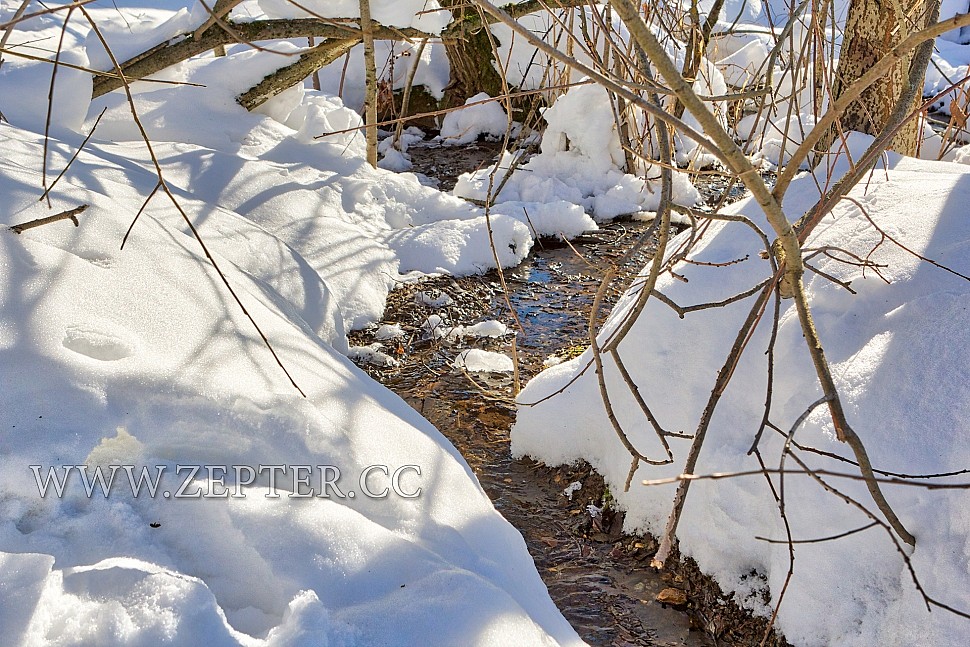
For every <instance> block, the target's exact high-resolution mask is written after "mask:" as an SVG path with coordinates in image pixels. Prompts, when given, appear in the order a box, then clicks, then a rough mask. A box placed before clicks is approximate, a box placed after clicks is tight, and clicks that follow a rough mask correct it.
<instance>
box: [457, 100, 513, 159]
mask: <svg viewBox="0 0 970 647" xmlns="http://www.w3.org/2000/svg"><path fill="white" fill-rule="evenodd" d="M510 126H511V123H510V122H509V116H508V115H507V114H505V111H504V110H502V106H501V105H500V103H499V102H498V101H495V100H491V97H490V96H488V95H487V94H486V93H484V92H479V93H478V94H476V95H475V96H473V97H469V98H468V99H467V100H466V101H465V107H464V108H461V109H460V110H454V111H452V112H449V113H448V114H446V115H445V120H444V122H443V123H442V124H441V139H442V140H443V142H444V143H445V144H448V145H451V146H461V145H463V144H470V143H471V142H473V141H475V140H477V139H478V138H479V137H481V136H482V135H490V136H491V137H496V138H497V137H501V136H503V135H504V134H505V133H506V131H507V130H508V129H509V127H510Z"/></svg>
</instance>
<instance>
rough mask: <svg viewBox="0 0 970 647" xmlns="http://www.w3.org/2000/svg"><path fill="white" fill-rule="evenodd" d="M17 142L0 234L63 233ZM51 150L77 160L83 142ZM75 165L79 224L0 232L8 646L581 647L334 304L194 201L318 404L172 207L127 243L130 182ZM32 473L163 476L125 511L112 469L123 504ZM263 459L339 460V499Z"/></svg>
mask: <svg viewBox="0 0 970 647" xmlns="http://www.w3.org/2000/svg"><path fill="white" fill-rule="evenodd" d="M0 137H2V138H3V144H2V145H3V148H4V151H5V157H4V159H3V160H2V161H0V191H2V193H3V195H4V197H5V200H4V204H3V208H2V211H0V213H2V222H3V223H4V224H5V225H9V224H13V223H20V222H25V221H28V220H31V219H33V218H35V217H39V216H46V215H49V214H50V213H51V211H50V210H48V209H47V208H46V206H45V205H44V204H43V203H41V202H38V201H37V196H38V194H39V189H38V187H39V185H40V181H41V180H40V171H39V164H40V155H39V154H38V153H39V150H40V149H39V143H38V142H36V140H35V138H34V137H33V136H32V135H30V134H28V133H25V132H23V131H19V130H17V129H15V128H13V127H11V126H9V125H6V124H4V125H0ZM109 148H110V147H109ZM111 150H113V151H115V153H120V151H121V150H122V146H121V145H115V146H114V148H111ZM186 150H188V151H195V149H192V148H186ZM52 151H53V154H52V155H51V158H50V159H51V164H52V168H60V167H61V165H62V164H63V163H64V162H65V159H66V156H67V154H69V153H70V152H71V151H72V147H71V146H69V145H67V144H65V143H61V142H57V141H55V142H53V143H52ZM95 165H99V167H98V169H97V173H95V172H94V171H93V170H92V169H93V168H94V166H95ZM72 168H73V169H74V170H72V171H71V172H70V173H69V174H68V175H67V176H65V178H64V179H62V180H61V181H60V182H59V184H58V185H57V187H56V188H55V189H54V191H53V192H52V193H51V202H52V208H53V210H54V211H55V212H56V211H59V210H63V209H67V208H71V207H74V206H77V205H78V204H88V205H90V206H89V207H88V209H87V210H86V211H85V212H84V213H83V214H81V216H80V227H78V228H75V227H74V226H72V224H71V223H70V222H59V223H54V224H51V225H46V226H44V227H40V228H36V229H32V230H29V231H27V232H25V233H23V234H22V235H19V236H18V235H17V234H15V233H14V232H12V231H10V230H8V229H6V227H4V228H3V230H2V231H0V238H2V241H3V243H2V245H0V268H2V272H0V276H2V277H3V279H2V284H0V313H2V317H0V385H2V388H0V448H2V452H3V459H4V460H3V466H2V468H0V581H2V582H3V585H2V586H0V610H2V611H0V623H2V626H3V630H4V640H5V641H6V643H7V644H25V645H27V644H30V645H33V644H58V645H73V644H98V645H149V644H162V643H165V644H200V643H204V644H207V645H246V646H252V645H297V644H334V645H371V644H377V643H381V644H391V645H412V644H431V643H438V642H442V641H443V642H444V643H450V644H480V645H487V644H492V645H501V644H510V643H511V642H515V641H519V640H526V641H527V642H529V643H530V644H550V645H552V644H578V642H579V641H578V639H577V638H576V635H575V633H574V632H573V630H572V629H571V628H570V627H569V626H568V624H567V623H566V622H565V620H564V619H563V618H562V616H561V615H560V614H559V613H558V611H557V610H556V609H555V607H554V606H553V604H552V602H551V601H550V600H549V598H548V595H547V593H546V592H545V588H544V586H543V584H542V582H541V580H540V579H539V577H538V574H537V573H536V572H535V568H534V566H533V565H532V562H531V559H530V558H529V555H528V553H527V552H526V550H525V545H524V543H523V541H522V539H521V537H520V536H519V534H518V533H517V532H516V531H515V530H514V529H513V528H512V527H511V526H509V525H508V524H507V523H506V522H505V521H504V520H503V519H502V518H501V517H500V516H499V515H498V513H497V512H495V510H494V509H493V508H492V506H491V503H490V502H489V500H488V498H487V497H486V496H485V494H484V493H483V492H482V490H481V488H480V487H479V486H478V484H477V481H476V480H475V478H474V476H473V475H472V473H471V471H470V470H469V468H468V467H467V465H466V464H465V463H464V461H463V460H462V459H461V457H460V456H459V454H458V453H457V451H456V450H455V449H454V448H452V447H451V446H450V445H449V444H448V443H447V441H446V440H445V439H444V438H443V437H442V436H441V435H440V434H439V433H438V432H437V431H436V430H435V429H434V428H433V427H431V425H430V424H429V423H427V422H426V421H425V420H423V419H422V418H421V417H420V416H419V415H417V414H416V413H415V412H414V411H413V410H411V409H410V408H409V407H408V406H407V405H406V404H405V403H404V402H402V401H401V400H400V399H398V398H397V397H395V396H393V395H392V394H390V393H389V392H388V391H386V390H385V389H383V388H382V387H380V386H378V385H377V384H376V383H374V382H373V381H371V380H370V379H369V378H367V377H366V376H364V375H363V374H362V373H361V372H360V371H358V370H357V369H356V368H354V367H353V365H352V364H351V363H350V362H349V360H347V359H346V358H344V357H343V356H342V355H341V354H340V353H339V352H337V350H336V349H335V348H334V346H338V347H339V346H340V345H341V344H344V345H345V344H346V341H345V339H344V333H343V329H342V328H339V326H338V322H341V321H342V320H341V318H340V316H339V314H338V312H337V307H336V303H335V300H334V298H333V293H332V291H331V289H330V288H329V286H328V283H327V282H326V281H325V280H323V279H322V278H321V277H320V275H319V274H317V273H316V272H315V271H314V270H313V269H312V267H311V266H310V265H308V264H307V262H306V261H305V260H303V258H302V257H301V256H300V255H299V254H297V253H296V252H294V251H293V249H292V248H291V247H287V246H286V245H285V244H283V243H282V242H281V241H280V240H279V239H278V238H275V237H274V236H273V235H271V234H269V233H268V232H267V231H266V230H264V229H261V228H259V227H257V226H256V225H254V224H253V223H252V222H251V221H250V220H247V219H245V218H242V217H240V216H238V215H236V214H233V213H231V212H229V211H226V210H224V209H220V208H217V207H215V206H211V205H207V204H204V203H199V202H197V201H196V200H194V199H193V198H191V197H190V196H188V195H180V199H181V202H182V206H183V208H184V209H186V211H187V212H189V213H191V214H192V216H193V217H194V218H196V219H197V221H198V222H200V224H201V227H200V229H201V231H202V234H203V236H204V238H205V240H206V241H207V243H208V245H209V247H210V249H211V250H212V254H213V258H214V259H215V261H216V262H217V263H218V264H219V267H220V268H221V270H222V271H223V272H224V274H225V276H226V278H227V279H228V281H229V283H230V284H231V285H232V286H233V289H234V290H235V292H236V294H238V295H239V298H240V299H241V301H242V303H243V304H244V305H245V306H246V309H247V311H248V312H249V313H250V314H251V315H252V317H253V318H254V319H255V320H256V321H257V322H258V323H259V325H260V326H261V328H262V330H263V331H264V332H265V334H266V336H267V337H268V338H269V339H270V340H271V341H272V343H273V347H274V348H275V349H276V351H277V353H278V354H279V356H280V359H281V361H282V362H283V363H284V364H285V366H286V367H287V369H288V370H289V371H290V373H291V375H292V376H293V378H294V379H295V381H296V382H297V383H298V384H299V385H300V387H301V388H302V389H303V390H304V391H305V392H306V394H307V397H306V398H305V399H304V398H303V397H301V396H300V395H299V394H298V393H297V391H296V389H295V388H294V387H293V386H292V385H291V384H290V383H289V380H288V379H287V377H286V376H285V375H284V374H283V372H282V370H281V369H280V367H279V366H277V365H276V364H275V363H274V361H273V359H272V357H271V355H270V354H269V352H268V350H267V349H266V347H265V346H264V344H263V342H262V340H261V339H260V337H259V335H258V333H257V332H256V330H255V329H254V328H253V325H252V323H251V322H250V321H249V320H248V319H247V318H246V317H245V316H244V315H243V313H242V311H241V310H240V308H239V307H238V306H237V305H236V304H235V302H234V301H233V299H232V297H231V296H230V294H229V293H228V292H227V290H226V288H225V286H224V285H223V284H222V282H221V280H220V279H219V277H218V276H217V275H216V274H215V273H214V270H213V267H212V264H211V263H210V262H209V261H208V260H206V258H205V256H204V254H203V252H202V250H201V248H200V246H199V244H198V242H197V241H196V240H194V239H193V237H192V236H190V235H189V234H188V233H187V232H186V231H185V230H184V225H183V224H182V223H181V220H180V217H179V215H178V214H177V213H176V212H175V210H174V209H173V208H171V207H166V206H165V205H164V198H156V200H157V201H158V202H157V203H156V202H153V203H152V204H151V206H150V208H149V209H147V210H146V212H144V213H142V215H141V216H140V218H139V220H138V222H137V223H136V225H135V226H134V228H133V230H132V232H131V235H130V237H129V239H128V242H127V244H126V246H125V248H124V250H123V251H122V250H120V249H119V242H120V241H121V239H122V237H123V236H124V234H125V231H126V230H127V228H128V226H129V224H130V222H131V219H132V218H133V217H134V215H135V213H136V212H137V211H138V208H139V206H140V204H141V202H142V200H143V199H144V194H143V193H142V192H140V191H139V190H138V187H137V186H132V183H130V182H126V181H124V180H125V179H126V178H134V179H135V180H137V179H138V177H139V176H138V174H137V173H136V172H135V171H134V170H132V168H130V167H125V166H123V165H121V164H120V163H116V160H114V159H113V158H112V157H111V156H109V155H107V154H106V155H105V157H101V158H96V157H94V155H93V153H84V154H83V155H82V157H81V158H79V160H78V162H76V163H75V166H74V167H72ZM312 320H316V321H317V323H316V324H315V325H314V324H311V323H310V322H311V321H312ZM323 322H327V323H323ZM331 344H333V345H331ZM31 465H36V466H40V467H39V473H40V476H41V480H42V481H43V480H44V478H43V477H46V476H47V475H48V471H47V470H48V469H49V468H50V467H52V466H64V465H86V466H88V468H89V469H91V470H93V469H94V468H95V467H97V466H101V467H102V469H104V470H106V472H107V470H109V466H110V465H131V466H134V468H133V469H134V474H135V475H136V477H137V476H138V475H140V474H141V471H140V470H141V467H142V466H147V467H148V468H149V470H150V474H155V471H154V470H155V469H156V466H157V467H158V469H161V470H163V478H162V481H161V484H160V485H159V486H158V489H157V491H156V493H155V495H154V496H149V495H148V491H147V488H146V489H145V490H143V491H142V492H141V494H140V495H139V496H133V495H132V494H131V493H130V492H128V491H127V486H125V485H123V484H122V483H121V481H122V479H123V477H124V475H125V472H123V471H121V472H119V474H120V476H119V477H118V479H117V481H116V482H115V484H114V487H113V489H112V490H111V494H110V496H108V497H104V496H102V495H100V494H99V493H98V491H97V490H95V493H94V495H93V496H87V495H86V494H85V491H84V488H83V487H82V486H83V481H82V480H81V477H80V473H78V472H75V473H72V475H71V476H70V477H68V481H67V486H66V488H65V490H64V493H63V496H55V494H54V491H53V489H51V490H49V491H48V492H47V495H46V496H41V494H40V492H39V486H38V483H37V482H36V480H35V475H34V474H33V473H32V471H31V469H29V467H28V466H31ZM260 465H263V466H267V465H279V466H290V467H288V470H292V469H294V468H293V466H296V465H313V466H335V467H336V468H338V469H339V470H340V472H341V474H342V475H343V477H342V478H341V479H340V480H339V481H338V487H339V488H340V490H341V494H342V495H343V496H341V495H340V494H338V493H337V492H335V491H331V492H329V493H330V495H331V496H330V498H294V497H292V496H291V495H292V494H293V493H301V492H303V493H305V492H306V491H307V487H303V486H301V484H300V483H299V482H298V481H297V480H296V477H297V476H299V475H298V474H297V473H296V472H292V471H287V472H284V473H281V474H278V475H277V477H276V482H275V484H274V483H273V482H272V481H270V480H269V478H270V477H269V473H268V472H261V473H259V474H258V478H255V479H254V480H252V481H251V482H247V481H249V480H250V479H248V473H247V472H245V471H242V472H238V473H237V472H234V469H235V467H236V466H248V467H253V468H257V467H258V466H260ZM371 465H380V466H387V467H388V473H390V474H393V473H394V472H395V471H396V470H398V469H400V468H402V467H404V466H408V465H413V466H415V467H414V468H407V469H406V470H405V471H404V472H402V474H403V476H402V477H401V479H400V483H399V485H400V486H401V487H400V494H398V491H395V492H394V493H392V494H390V495H389V496H387V497H386V498H370V497H369V496H363V494H364V493H365V492H374V493H380V491H381V489H382V487H383V486H384V485H386V484H387V483H388V479H387V477H386V474H385V473H384V472H383V471H382V468H378V469H376V470H372V471H371V472H370V475H371V476H370V479H368V480H366V481H365V483H366V486H367V488H368V489H367V490H364V489H363V488H364V485H361V484H360V483H359V482H358V481H359V477H360V476H361V475H364V476H366V475H367V474H368V472H367V471H366V468H367V467H368V466H371ZM177 466H183V467H181V468H179V467H177ZM192 466H195V467H194V468H193V467H192ZM200 466H209V467H208V468H205V467H200ZM57 469H58V470H62V469H63V468H57ZM192 469H197V470H198V471H197V472H195V473H194V474H192V473H190V472H191V470H192ZM223 469H224V470H226V471H228V473H226V471H223ZM187 470H188V471H187ZM208 470H214V471H208ZM317 478H318V479H319V478H322V476H318V477H317ZM180 485H185V486H186V489H185V492H186V493H192V492H197V491H200V489H201V491H203V492H205V493H207V496H204V497H200V498H197V499H191V498H190V499H186V498H182V497H180V496H178V495H177V491H178V490H177V488H178V487H179V486H180ZM51 487H53V486H51ZM274 487H275V492H274ZM309 487H313V488H315V489H316V490H317V491H319V490H320V487H321V481H319V480H317V481H314V480H312V479H311V481H310V484H309ZM417 488H421V493H420V496H418V497H417V498H408V497H410V495H413V494H414V493H415V492H416V491H417ZM225 489H228V491H229V493H230V494H231V496H228V497H227V498H215V497H216V496H217V495H218V494H220V493H221V492H223V491H224V490H225ZM350 490H354V491H356V493H357V495H358V496H357V497H356V498H350V497H351V496H352V495H350V493H349V492H350ZM163 491H164V492H168V493H169V495H170V496H166V495H164V494H163ZM275 495H279V496H278V498H277V497H276V496H275Z"/></svg>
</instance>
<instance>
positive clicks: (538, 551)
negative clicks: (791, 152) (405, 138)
mask: <svg viewBox="0 0 970 647" xmlns="http://www.w3.org/2000/svg"><path fill="white" fill-rule="evenodd" d="M410 152H411V154H412V156H413V158H414V161H415V170H416V171H419V172H422V173H424V174H425V175H428V176H431V177H436V178H437V179H438V180H440V182H441V185H442V187H443V188H445V189H447V188H448V186H449V185H453V183H454V179H455V177H456V176H457V175H458V174H459V173H460V172H463V171H465V170H471V169H474V168H476V167H477V166H479V165H481V164H483V163H487V162H488V161H489V160H491V159H492V158H493V157H494V156H495V155H496V154H497V152H498V146H497V145H495V144H490V143H486V142H480V143H477V144H472V145H471V146H468V147H462V148H460V149H459V148H445V147H434V146H427V147H422V146H421V145H418V146H416V147H412V149H411V151H410ZM648 228H649V223H644V222H637V221H626V222H614V223H611V224H609V225H606V226H604V227H602V228H601V229H599V230H598V231H595V232H589V233H588V234H586V235H584V236H582V237H580V238H578V239H576V240H574V241H572V243H571V244H569V245H567V244H564V243H562V242H559V241H551V240H548V239H543V240H542V241H540V242H539V243H537V244H536V246H535V247H534V248H533V250H532V253H530V255H529V257H528V258H527V259H526V260H525V261H524V262H523V263H522V264H521V265H519V266H518V267H515V268H512V269H507V270H505V272H504V278H505V281H506V285H507V289H508V294H507V296H506V294H504V293H503V290H502V287H501V283H500V279H499V276H498V274H497V273H496V272H494V271H493V272H489V273H487V274H485V275H482V276H471V277H462V278H453V277H437V278H431V279H428V280H425V281H421V282H420V283H416V284H404V285H402V286H401V287H400V288H398V289H396V290H395V291H394V292H392V293H391V295H390V296H389V298H388V304H387V309H386V311H385V315H384V320H383V321H382V323H395V324H399V325H400V326H401V327H402V328H403V330H404V331H405V333H406V336H405V337H404V338H402V339H401V340H398V341H391V342H384V346H385V348H384V352H388V353H389V354H390V355H392V356H394V357H396V358H397V359H398V362H399V364H398V365H396V366H373V365H365V366H363V368H364V369H365V370H367V371H368V373H370V374H371V375H372V376H373V377H374V378H375V379H377V380H378V381H380V382H381V383H382V384H384V385H385V386H387V387H388V388H390V389H391V390H392V391H394V392H395V393H397V394H398V395H400V396H401V397H402V398H403V399H404V400H405V401H407V402H408V403H409V404H410V405H411V406H413V407H414V408H415V409H416V410H418V411H419V412H420V413H421V414H422V415H423V416H424V417H425V418H427V419H428V420H430V421H431V422H432V423H433V424H434V425H435V426H436V427H437V428H438V429H439V430H440V431H441V432H442V433H443V434H444V435H445V436H446V437H447V438H448V439H449V440H450V441H451V442H452V443H453V444H454V445H455V446H456V447H457V448H458V450H459V451H460V452H461V453H462V455H463V456H464V457H465V459H466V460H467V461H468V463H469V465H470V466H471V468H472V469H473V470H474V472H475V474H476V475H477V477H478V479H479V481H480V483H481V485H482V487H483V488H484V490H485V492H486V493H487V494H488V496H489V497H490V498H491V500H492V502H493V503H494V505H495V507H496V508H497V509H498V510H499V512H501V513H502V515H503V516H504V517H505V518H506V519H507V520H508V521H509V522H510V523H511V524H512V525H513V526H515V527H516V528H517V529H518V530H519V531H520V532H521V533H522V536H523V537H524V539H525V542H526V544H527V546H528V549H529V551H530V553H531V555H532V557H533V559H534V560H535V563H536V568H537V569H538V571H539V574H540V575H541V577H542V579H543V580H544V581H545V583H546V586H547V587H548V589H549V593H550V595H551V597H552V599H553V601H554V602H555V603H556V605H557V606H558V607H559V609H560V610H561V611H562V613H563V615H564V616H565V617H566V619H567V620H568V621H569V622H570V623H571V624H572V626H573V627H574V628H575V629H576V631H577V632H578V633H579V635H580V636H581V637H582V638H583V639H584V640H585V641H587V642H588V643H589V644H591V645H609V646H617V647H621V646H622V647H626V646H640V645H655V646H668V645H689V646H706V645H727V644H737V645H743V644H758V642H760V638H761V633H762V632H763V631H764V629H763V624H764V623H763V621H757V620H752V619H751V618H750V617H749V616H748V615H747V614H746V613H744V612H742V611H740V610H738V609H737V607H736V606H735V605H733V604H732V603H731V602H730V601H729V598H728V597H727V596H724V595H723V594H721V593H720V591H719V590H718V589H717V587H716V585H715V584H713V583H712V582H711V581H710V580H709V579H708V578H706V577H705V576H703V575H701V574H700V573H699V572H698V571H697V570H696V567H691V566H690V563H688V564H687V565H686V567H682V568H674V569H672V570H667V571H664V572H659V573H658V572H657V571H656V570H654V569H652V568H651V567H650V559H651V558H652V557H653V555H654V553H655V552H656V549H657V545H656V541H655V540H654V539H653V538H651V537H639V536H629V535H624V534H623V532H622V525H623V524H622V521H623V515H622V512H615V511H614V510H612V509H611V508H610V506H609V493H608V491H607V490H606V488H605V487H604V483H603V479H602V478H601V477H600V476H599V475H598V474H596V473H595V471H593V470H592V469H591V468H590V467H589V466H588V465H586V464H578V465H572V466H563V467H555V468H553V467H548V466H545V465H543V464H541V463H538V462H536V461H534V460H532V459H529V458H520V459H513V458H512V457H511V455H510V449H509V429H510V427H511V425H512V423H513V421H514V419H515V407H514V404H513V399H514V398H513V393H514V385H513V377H512V375H511V374H497V373H475V374H466V373H464V372H463V371H460V370H458V369H455V368H453V366H452V362H453V360H454V357H455V356H456V355H457V354H458V352H460V351H461V350H463V349H465V348H483V349H486V350H494V351H499V352H502V353H505V354H507V355H512V352H513V348H512V345H513V343H514V344H515V347H516V350H517V353H518V357H519V371H520V381H521V384H523V385H524V384H525V382H526V381H527V380H528V379H529V378H531V377H532V376H534V375H535V374H537V373H538V372H539V371H540V370H542V367H543V361H544V360H546V358H548V357H550V356H553V355H555V356H556V357H558V358H560V359H567V358H569V357H572V356H574V355H576V354H578V353H579V352H582V350H583V349H585V347H586V346H587V345H588V340H587V327H588V318H589V313H590V309H591V306H592V301H593V296H594V294H595V292H596V289H597V288H598V286H599V282H600V277H601V276H602V273H603V270H604V269H605V268H606V267H608V266H609V265H611V264H613V263H615V261H617V260H618V259H619V258H620V257H621V256H623V254H624V253H626V251H627V250H629V249H630V248H631V247H633V246H634V244H635V243H636V242H637V241H638V240H639V239H640V238H641V236H642V235H643V234H644V233H645V232H646V231H647V230H648ZM652 249H653V243H652V242H650V243H648V244H646V245H643V246H642V248H641V250H640V251H639V252H638V253H637V254H636V255H635V256H634V258H633V259H632V260H631V261H630V262H628V263H627V264H626V265H624V266H623V267H622V271H621V273H620V275H619V278H618V280H617V281H615V286H616V287H614V288H612V289H611V290H610V291H609V293H608V294H607V295H606V300H605V303H604V307H603V310H604V313H606V312H609V309H610V308H611V307H612V305H613V304H614V303H615V302H616V299H617V298H619V296H620V295H621V294H622V291H623V290H624V289H625V288H626V286H627V285H629V283H630V282H631V281H632V280H633V279H634V278H635V276H636V273H637V272H638V271H639V270H640V269H641V268H642V267H643V266H644V265H645V264H646V262H647V261H648V260H649V258H650V252H651V250H652ZM422 292H423V293H424V294H425V295H432V296H439V293H443V294H444V295H447V297H448V299H442V300H443V301H450V303H448V304H447V305H443V306H441V307H438V308H432V307H430V306H428V305H427V304H426V301H427V300H428V299H427V298H421V297H420V296H419V293H422ZM509 304H511V306H512V308H513V309H514V310H515V313H516V315H517V317H518V320H519V321H520V322H521V326H522V327H521V329H520V330H517V333H516V334H515V335H514V336H513V335H507V336H505V337H502V338H465V339H456V340H455V339H452V340H447V339H438V340H436V339H432V338H429V335H427V334H426V332H425V331H424V330H423V329H422V324H423V323H424V321H425V320H426V318H427V317H428V315H430V314H438V315H440V316H442V317H445V318H446V319H447V320H448V321H449V322H451V323H452V324H464V325H468V324H472V323H475V322H479V321H483V320H489V319H497V320H499V321H501V322H503V323H505V324H506V325H507V326H508V327H509V328H510V329H516V327H517V326H516V323H515V320H514V318H513V317H512V316H511V314H510V312H509ZM374 333H375V329H369V330H363V331H357V332H355V333H353V334H352V335H351V344H352V345H355V346H361V345H367V344H371V343H373V342H374V341H375V339H374ZM575 484H579V485H578V486H577V485H575ZM567 488H568V490H570V491H569V492H568V493H567ZM577 488H578V489H577ZM658 596H660V600H662V601H660V600H658ZM759 623H760V624H759ZM768 644H775V643H774V642H769V643H768Z"/></svg>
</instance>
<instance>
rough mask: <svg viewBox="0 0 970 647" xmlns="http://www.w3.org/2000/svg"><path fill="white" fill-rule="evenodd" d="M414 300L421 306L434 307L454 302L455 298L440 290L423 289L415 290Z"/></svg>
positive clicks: (441, 306)
mask: <svg viewBox="0 0 970 647" xmlns="http://www.w3.org/2000/svg"><path fill="white" fill-rule="evenodd" d="M414 301H415V302H416V303H420V304H421V305H423V306H427V307H429V308H435V309H437V308H444V307H445V306H450V305H451V304H452V303H454V302H455V300H454V299H452V298H451V295H450V294H448V293H447V292H442V291H440V290H435V291H433V292H425V291H423V290H422V291H420V292H415V293H414Z"/></svg>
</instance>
